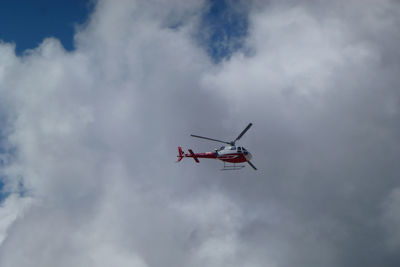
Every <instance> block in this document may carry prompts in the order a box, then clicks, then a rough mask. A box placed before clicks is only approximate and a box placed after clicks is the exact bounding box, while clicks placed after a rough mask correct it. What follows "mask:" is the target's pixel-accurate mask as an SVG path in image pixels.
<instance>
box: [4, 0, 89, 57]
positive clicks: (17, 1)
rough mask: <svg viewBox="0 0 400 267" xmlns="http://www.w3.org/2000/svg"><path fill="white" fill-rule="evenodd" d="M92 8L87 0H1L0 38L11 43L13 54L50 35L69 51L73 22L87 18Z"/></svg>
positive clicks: (70, 48)
mask: <svg viewBox="0 0 400 267" xmlns="http://www.w3.org/2000/svg"><path fill="white" fill-rule="evenodd" d="M92 7H93V5H92V4H91V1H88V0H57V1H52V0H35V1H30V0H2V1H1V4H0V25H1V27H0V39H1V40H3V41H5V42H12V43H15V44H16V52H17V54H20V53H21V52H22V51H24V50H26V49H31V48H35V47H37V46H38V44H40V43H41V42H42V40H43V39H44V38H46V37H51V36H52V37H56V38H58V39H59V40H60V41H61V42H62V44H63V45H64V47H65V49H67V50H72V49H73V48H74V46H73V34H74V30H75V25H76V24H81V23H83V22H84V21H85V20H86V19H87V17H88V14H89V13H90V12H91V10H92Z"/></svg>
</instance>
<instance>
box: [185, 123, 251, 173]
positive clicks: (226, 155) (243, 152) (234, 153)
mask: <svg viewBox="0 0 400 267" xmlns="http://www.w3.org/2000/svg"><path fill="white" fill-rule="evenodd" d="M252 125H253V124H252V123H249V125H247V127H246V128H245V129H244V130H243V131H242V132H241V133H240V134H239V135H238V137H236V139H235V140H233V141H230V142H227V141H221V140H218V139H213V138H209V137H204V136H200V135H194V134H191V135H190V136H192V137H196V138H201V139H206V140H211V141H215V142H220V143H224V144H228V146H222V147H220V148H219V149H214V151H213V152H205V153H194V152H193V150H192V149H189V150H188V151H189V153H185V152H184V151H183V149H182V147H181V146H179V147H178V156H177V157H178V161H177V162H180V161H181V160H182V159H183V158H193V159H194V161H195V162H196V163H199V162H200V161H199V158H206V159H219V160H221V161H223V162H224V167H223V168H222V169H221V170H240V169H242V168H244V167H245V166H244V165H236V164H237V163H244V162H247V163H248V164H249V165H250V166H251V167H252V168H253V169H254V170H257V168H256V166H254V164H253V163H251V161H250V159H251V158H252V155H251V153H250V152H249V151H248V150H247V149H246V148H244V147H242V146H235V144H236V141H238V140H239V139H240V138H242V136H243V135H244V134H245V133H246V132H247V131H248V130H249V129H250V127H251V126H252ZM229 163H232V164H229Z"/></svg>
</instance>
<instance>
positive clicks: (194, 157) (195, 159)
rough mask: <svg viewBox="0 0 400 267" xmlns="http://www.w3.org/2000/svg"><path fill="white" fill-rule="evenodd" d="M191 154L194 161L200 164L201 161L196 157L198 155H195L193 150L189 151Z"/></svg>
mask: <svg viewBox="0 0 400 267" xmlns="http://www.w3.org/2000/svg"><path fill="white" fill-rule="evenodd" d="M189 153H190V156H191V157H192V158H193V159H194V161H196V162H197V163H199V162H200V161H199V159H198V158H197V157H196V155H195V154H194V153H193V150H191V149H189Z"/></svg>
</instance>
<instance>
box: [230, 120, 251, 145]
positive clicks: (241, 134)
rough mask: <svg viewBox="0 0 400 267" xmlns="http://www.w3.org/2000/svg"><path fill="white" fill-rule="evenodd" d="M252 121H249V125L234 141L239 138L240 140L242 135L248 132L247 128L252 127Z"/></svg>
mask: <svg viewBox="0 0 400 267" xmlns="http://www.w3.org/2000/svg"><path fill="white" fill-rule="evenodd" d="M252 125H253V124H252V123H249V125H247V127H246V128H245V129H244V130H243V131H242V132H241V133H240V134H239V136H238V137H236V139H235V141H233V143H235V142H236V141H237V140H239V139H240V138H242V136H243V135H244V134H245V133H246V132H247V130H249V129H250V127H251V126H252Z"/></svg>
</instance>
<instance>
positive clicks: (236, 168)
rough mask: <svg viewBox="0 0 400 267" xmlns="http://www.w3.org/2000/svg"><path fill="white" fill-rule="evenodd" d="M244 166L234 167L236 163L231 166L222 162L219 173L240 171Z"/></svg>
mask: <svg viewBox="0 0 400 267" xmlns="http://www.w3.org/2000/svg"><path fill="white" fill-rule="evenodd" d="M244 167H245V166H244V165H236V163H233V165H231V164H229V165H228V164H226V163H225V161H224V167H223V168H222V169H221V171H235V170H240V169H242V168H244Z"/></svg>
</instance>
